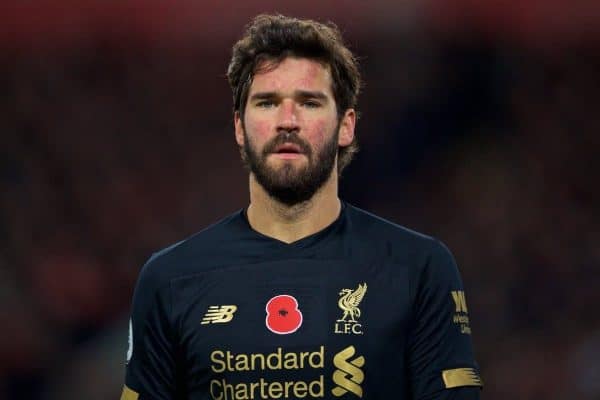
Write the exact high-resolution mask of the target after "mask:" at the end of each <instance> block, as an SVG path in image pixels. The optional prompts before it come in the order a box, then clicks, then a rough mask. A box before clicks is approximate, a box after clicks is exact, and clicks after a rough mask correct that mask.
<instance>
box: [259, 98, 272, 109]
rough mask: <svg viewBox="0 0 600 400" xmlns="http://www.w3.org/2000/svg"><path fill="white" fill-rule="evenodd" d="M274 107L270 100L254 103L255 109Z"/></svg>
mask: <svg viewBox="0 0 600 400" xmlns="http://www.w3.org/2000/svg"><path fill="white" fill-rule="evenodd" d="M274 105H275V103H274V102H272V101H271V100H262V101H259V102H258V103H256V107H260V108H271V107H273V106H274Z"/></svg>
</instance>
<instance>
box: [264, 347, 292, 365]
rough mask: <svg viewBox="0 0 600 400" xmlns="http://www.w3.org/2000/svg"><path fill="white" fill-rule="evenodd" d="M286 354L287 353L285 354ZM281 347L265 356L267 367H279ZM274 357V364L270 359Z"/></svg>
mask: <svg viewBox="0 0 600 400" xmlns="http://www.w3.org/2000/svg"><path fill="white" fill-rule="evenodd" d="M286 356H287V354H286ZM281 358H282V356H281V347H278V348H277V352H275V353H271V354H269V355H268V356H267V367H268V368H269V369H281ZM273 359H275V364H274V365H273V364H271V360H273Z"/></svg>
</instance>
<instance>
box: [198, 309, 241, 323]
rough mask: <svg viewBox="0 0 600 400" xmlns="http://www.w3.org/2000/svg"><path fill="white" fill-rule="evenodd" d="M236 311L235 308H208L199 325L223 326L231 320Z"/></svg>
mask: <svg viewBox="0 0 600 400" xmlns="http://www.w3.org/2000/svg"><path fill="white" fill-rule="evenodd" d="M236 311H237V306H234V305H228V306H210V307H208V311H207V312H206V314H205V315H204V318H202V322H200V324H201V325H206V324H223V323H225V322H229V321H231V320H232V319H233V313H234V312H236Z"/></svg>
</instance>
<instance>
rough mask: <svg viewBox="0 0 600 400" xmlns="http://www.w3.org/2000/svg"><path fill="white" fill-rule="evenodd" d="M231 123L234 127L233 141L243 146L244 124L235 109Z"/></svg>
mask: <svg viewBox="0 0 600 400" xmlns="http://www.w3.org/2000/svg"><path fill="white" fill-rule="evenodd" d="M233 125H234V128H235V141H236V142H237V144H238V146H240V147H243V146H244V124H243V123H242V118H241V116H240V112H239V111H236V112H235V113H234V114H233Z"/></svg>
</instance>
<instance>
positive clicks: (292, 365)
mask: <svg viewBox="0 0 600 400" xmlns="http://www.w3.org/2000/svg"><path fill="white" fill-rule="evenodd" d="M283 368H285V369H298V368H299V367H298V356H297V355H296V353H291V352H290V353H285V361H284V362H283Z"/></svg>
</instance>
